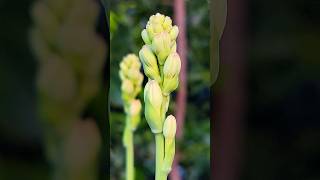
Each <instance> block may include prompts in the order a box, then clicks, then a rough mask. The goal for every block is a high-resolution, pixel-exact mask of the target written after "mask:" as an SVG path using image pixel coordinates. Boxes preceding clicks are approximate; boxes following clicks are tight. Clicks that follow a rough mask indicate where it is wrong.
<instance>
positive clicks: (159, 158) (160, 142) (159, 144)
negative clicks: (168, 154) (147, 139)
mask: <svg viewBox="0 0 320 180" xmlns="http://www.w3.org/2000/svg"><path fill="white" fill-rule="evenodd" d="M155 139H156V176H155V180H163V179H164V176H163V175H164V174H163V171H162V164H163V159H164V137H163V135H162V133H157V134H155Z"/></svg>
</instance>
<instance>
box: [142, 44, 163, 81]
mask: <svg viewBox="0 0 320 180" xmlns="http://www.w3.org/2000/svg"><path fill="white" fill-rule="evenodd" d="M139 57H140V60H141V62H142V64H143V70H144V73H145V74H146V75H147V76H148V77H149V78H150V79H154V80H156V81H158V82H160V81H161V77H160V73H159V68H158V64H157V59H156V57H155V56H154V54H153V53H152V51H151V49H150V48H149V47H148V46H147V45H144V46H143V47H142V49H141V50H140V52H139Z"/></svg>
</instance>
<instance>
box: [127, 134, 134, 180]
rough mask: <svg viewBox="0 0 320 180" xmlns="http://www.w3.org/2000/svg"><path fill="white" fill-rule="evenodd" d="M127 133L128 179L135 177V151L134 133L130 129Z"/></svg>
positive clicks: (131, 179)
mask: <svg viewBox="0 0 320 180" xmlns="http://www.w3.org/2000/svg"><path fill="white" fill-rule="evenodd" d="M127 130H128V134H127V138H128V139H127V146H126V157H127V159H126V175H127V180H133V179H134V153H133V133H132V131H131V130H130V129H127Z"/></svg>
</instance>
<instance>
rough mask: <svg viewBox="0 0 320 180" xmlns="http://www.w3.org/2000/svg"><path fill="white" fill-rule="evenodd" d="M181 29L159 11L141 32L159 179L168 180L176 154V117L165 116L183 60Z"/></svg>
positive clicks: (148, 113)
mask: <svg viewBox="0 0 320 180" xmlns="http://www.w3.org/2000/svg"><path fill="white" fill-rule="evenodd" d="M178 33H179V30H178V27H177V26H172V20H171V18H170V17H168V16H164V15H162V14H159V13H157V14H156V15H152V16H151V17H150V18H149V21H148V23H147V25H146V29H144V30H143V31H142V32H141V36H142V39H143V41H144V42H145V45H144V46H143V47H142V49H141V50H140V52H139V57H140V60H141V62H142V65H143V70H144V73H145V74H146V76H147V77H148V83H147V84H146V86H145V88H144V102H145V111H144V114H145V118H146V120H147V122H148V124H149V126H150V128H151V131H152V133H153V134H154V135H155V140H156V170H155V171H156V172H155V179H156V180H164V179H167V176H168V174H169V172H170V171H171V166H172V162H173V159H174V154H175V133H176V119H175V117H174V116H172V115H169V116H167V117H166V113H167V111H168V107H169V102H170V93H171V92H172V91H174V90H175V89H176V88H177V87H178V84H179V73H180V68H181V61H180V57H179V55H178V53H177V52H176V46H177V45H176V38H177V36H178Z"/></svg>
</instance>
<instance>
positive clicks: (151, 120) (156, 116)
mask: <svg viewBox="0 0 320 180" xmlns="http://www.w3.org/2000/svg"><path fill="white" fill-rule="evenodd" d="M144 102H145V111H144V113H145V117H146V120H147V122H148V124H149V127H150V128H151V131H152V132H153V133H161V132H162V127H163V122H162V121H163V120H162V118H161V104H162V93H161V89H160V86H159V84H158V83H157V81H155V80H150V81H148V83H147V84H146V86H145V89H144Z"/></svg>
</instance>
